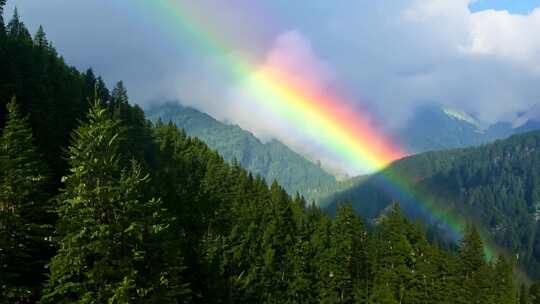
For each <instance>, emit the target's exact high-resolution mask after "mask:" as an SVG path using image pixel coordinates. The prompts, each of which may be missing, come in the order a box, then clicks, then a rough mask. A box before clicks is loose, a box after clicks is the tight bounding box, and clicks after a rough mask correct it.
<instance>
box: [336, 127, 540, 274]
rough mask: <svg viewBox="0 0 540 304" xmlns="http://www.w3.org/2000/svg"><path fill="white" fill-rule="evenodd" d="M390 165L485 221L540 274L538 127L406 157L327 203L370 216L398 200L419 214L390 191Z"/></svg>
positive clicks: (417, 186) (501, 242) (415, 183)
mask: <svg viewBox="0 0 540 304" xmlns="http://www.w3.org/2000/svg"><path fill="white" fill-rule="evenodd" d="M387 170H388V171H391V172H393V174H395V175H398V176H400V178H401V179H404V180H406V181H407V182H408V183H409V184H410V185H412V188H415V189H429V192H430V193H431V194H432V195H434V196H435V197H437V198H439V199H440V200H441V201H442V202H444V204H446V206H445V208H448V209H450V210H453V211H455V212H458V213H461V214H463V215H465V216H466V217H467V218H468V219H470V220H474V221H477V222H478V223H481V224H482V226H484V227H485V228H487V230H488V231H489V233H490V234H491V236H492V237H493V239H494V240H495V241H496V242H497V244H499V245H501V246H503V247H504V248H506V249H508V250H509V252H511V253H514V254H518V255H519V261H520V263H521V264H522V265H526V266H527V267H526V268H527V269H528V270H529V271H530V273H531V274H532V275H533V276H535V277H538V276H540V231H539V229H538V227H539V225H540V223H539V221H540V131H533V132H530V133H524V134H520V135H514V136H512V137H510V138H508V139H506V140H499V141H496V142H494V143H492V144H487V145H484V146H480V147H475V148H466V149H457V150H449V151H441V152H429V153H424V154H420V155H415V156H411V157H407V158H405V159H402V160H399V161H397V162H395V163H394V164H392V165H391V166H390V167H389V168H387V169H385V171H383V172H381V173H379V174H378V175H375V176H373V177H371V178H370V179H369V180H367V181H365V182H364V183H360V184H359V185H357V186H356V187H352V188H351V189H349V190H347V191H345V192H342V193H338V194H336V195H335V196H334V197H332V198H331V199H330V200H329V201H327V203H328V202H332V201H333V202H334V203H333V204H334V206H335V204H336V202H339V201H342V200H344V199H347V200H350V201H352V202H353V206H354V208H355V210H357V211H358V212H359V213H360V214H362V215H364V216H366V217H367V218H372V217H375V216H377V214H378V213H379V212H380V211H381V210H383V209H384V208H385V207H386V206H388V205H389V204H390V203H391V202H392V201H393V200H396V199H398V200H401V203H402V205H403V206H404V209H405V212H406V213H409V214H410V215H417V214H418V213H417V210H415V209H416V208H415V203H414V202H407V201H404V198H403V197H402V196H399V194H396V193H390V192H389V191H388V190H387V189H388V187H386V186H385V182H386V178H384V177H383V176H384V175H386V174H387V173H386V171H387ZM329 208H330V210H331V209H332V208H334V207H333V206H332V205H331V206H330V207H329Z"/></svg>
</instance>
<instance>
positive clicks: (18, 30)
mask: <svg viewBox="0 0 540 304" xmlns="http://www.w3.org/2000/svg"><path fill="white" fill-rule="evenodd" d="M6 31H7V34H8V37H10V38H12V39H15V40H20V41H25V42H32V36H30V32H28V29H26V26H25V25H24V23H22V21H21V20H20V19H19V12H18V10H17V7H15V10H14V11H13V17H12V18H11V20H10V21H9V23H8V25H7V29H6Z"/></svg>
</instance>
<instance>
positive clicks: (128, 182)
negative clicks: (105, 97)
mask: <svg viewBox="0 0 540 304" xmlns="http://www.w3.org/2000/svg"><path fill="white" fill-rule="evenodd" d="M118 124H119V123H118V121H116V120H114V119H112V118H111V115H110V114H109V112H108V111H107V110H105V109H104V108H102V106H101V105H100V103H99V102H96V104H95V106H94V107H93V108H92V109H91V111H90V113H89V114H88V122H86V123H84V124H82V125H81V126H80V127H79V128H78V129H77V130H76V131H75V132H74V135H73V140H72V145H71V147H70V148H69V163H70V166H71V169H70V174H69V175H68V176H66V177H65V178H64V182H65V184H66V189H65V190H64V192H63V194H62V195H61V197H60V199H59V203H58V207H57V212H58V215H59V218H60V219H59V223H58V225H57V230H58V234H59V247H60V248H59V251H58V254H57V255H56V256H55V257H54V258H53V260H52V262H51V275H50V279H49V282H48V286H47V289H46V292H47V294H46V295H45V296H44V297H43V299H42V301H43V302H45V303H71V302H73V301H82V302H84V303H129V302H147V303H162V302H184V301H185V300H187V294H188V289H187V286H186V285H185V284H183V283H182V282H181V271H182V269H183V268H182V265H181V262H182V261H181V252H179V250H178V246H175V244H174V242H173V241H174V240H173V239H172V236H173V235H174V234H173V233H172V232H171V231H169V229H168V227H169V226H170V225H171V224H170V220H169V219H168V217H166V212H165V210H163V209H162V207H161V202H160V200H156V199H151V198H148V197H145V195H144V193H145V192H147V191H145V190H148V189H147V184H148V181H149V177H148V175H147V174H144V173H143V172H142V169H141V168H140V166H139V165H138V164H137V163H136V162H135V161H132V163H131V166H127V165H124V163H123V162H122V157H121V156H120V154H119V151H120V146H121V143H122V141H123V137H122V135H121V134H120V133H119V132H120V130H119V127H118Z"/></svg>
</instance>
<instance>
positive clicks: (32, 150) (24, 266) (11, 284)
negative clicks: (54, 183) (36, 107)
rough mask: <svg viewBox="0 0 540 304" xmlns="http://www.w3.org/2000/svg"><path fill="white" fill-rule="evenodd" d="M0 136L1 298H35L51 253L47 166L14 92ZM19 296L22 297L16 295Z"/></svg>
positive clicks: (20, 299) (15, 299)
mask: <svg viewBox="0 0 540 304" xmlns="http://www.w3.org/2000/svg"><path fill="white" fill-rule="evenodd" d="M7 110H8V118H7V123H6V126H5V128H4V131H3V134H2V137H1V139H0V248H2V250H0V298H1V297H4V298H8V299H11V301H13V302H17V301H22V299H23V298H25V299H27V300H28V301H32V300H31V299H34V300H35V297H36V295H37V294H38V293H39V289H40V285H41V284H42V282H43V280H44V276H43V272H44V266H45V264H46V263H47V262H48V259H49V258H50V257H51V255H52V243H51V242H50V241H49V240H50V237H51V233H52V229H51V227H52V226H51V225H50V224H51V223H50V218H51V216H50V214H49V212H48V209H49V208H48V205H47V197H46V196H45V195H44V193H45V188H46V187H47V186H48V184H49V178H48V170H47V167H46V165H45V164H44V162H43V161H42V159H41V155H40V153H38V151H37V149H36V147H35V146H34V145H33V141H34V140H33V136H32V130H31V129H30V125H29V122H28V118H27V117H23V116H22V115H21V113H20V110H19V107H18V104H17V101H16V99H15V98H13V99H12V100H11V102H10V103H8V105H7ZM17 299H18V300H17Z"/></svg>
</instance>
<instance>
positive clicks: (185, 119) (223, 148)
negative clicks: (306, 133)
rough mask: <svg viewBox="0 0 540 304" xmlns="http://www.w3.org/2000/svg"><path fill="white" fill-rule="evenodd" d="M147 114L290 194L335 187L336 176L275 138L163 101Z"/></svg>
mask: <svg viewBox="0 0 540 304" xmlns="http://www.w3.org/2000/svg"><path fill="white" fill-rule="evenodd" d="M146 114H147V115H148V118H149V119H151V120H153V121H156V120H158V119H160V120H161V121H163V122H165V123H167V122H169V121H170V122H172V123H174V124H176V125H177V126H178V127H179V128H181V129H183V130H185V132H186V133H187V134H188V135H189V136H193V137H197V138H200V139H201V140H203V141H204V142H205V143H206V144H207V145H208V146H209V147H210V148H212V149H216V150H217V151H218V152H219V153H220V155H221V156H223V158H224V159H225V160H226V161H228V162H234V161H237V162H238V163H239V164H240V165H241V166H242V167H243V168H245V169H247V170H248V171H249V172H251V173H252V174H254V175H255V176H256V175H260V176H262V177H263V178H265V180H266V181H267V182H268V183H270V184H271V183H272V182H273V181H274V180H276V181H277V182H279V183H280V185H282V186H283V187H284V188H285V189H286V190H287V191H288V192H289V193H290V194H292V195H294V194H296V193H299V194H301V195H303V196H305V197H306V198H307V199H308V200H311V199H316V198H319V197H321V196H323V195H326V194H328V193H330V192H333V191H335V190H336V189H337V187H338V182H337V181H336V178H335V177H334V176H333V175H331V174H329V173H327V172H326V171H325V170H323V169H322V168H321V167H320V164H319V165H317V164H315V163H313V162H311V161H309V160H307V159H306V158H304V157H303V156H301V155H299V154H298V153H296V152H294V151H292V150H291V149H290V148H288V147H287V146H285V145H284V144H283V143H281V142H279V141H277V140H275V139H274V140H270V141H268V142H261V140H260V139H258V138H257V137H255V136H254V135H253V134H251V133H250V132H248V131H245V130H243V129H241V128H240V127H238V126H236V125H231V124H226V123H223V122H220V121H218V120H216V119H214V118H212V117H211V116H209V115H208V114H206V113H202V112H200V111H198V110H196V109H194V108H191V107H186V106H182V105H180V104H179V103H177V102H170V103H165V104H162V105H159V106H154V107H151V108H149V109H147V110H146Z"/></svg>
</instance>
